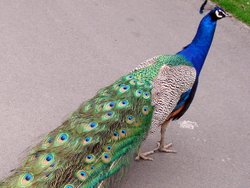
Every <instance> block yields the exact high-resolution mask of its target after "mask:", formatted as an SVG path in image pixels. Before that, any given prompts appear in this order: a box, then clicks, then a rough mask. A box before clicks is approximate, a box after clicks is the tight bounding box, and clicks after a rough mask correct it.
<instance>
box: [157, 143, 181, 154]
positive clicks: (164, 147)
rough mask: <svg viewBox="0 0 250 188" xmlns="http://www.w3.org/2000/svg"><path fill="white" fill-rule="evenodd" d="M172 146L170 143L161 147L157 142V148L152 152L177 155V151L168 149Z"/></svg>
mask: <svg viewBox="0 0 250 188" xmlns="http://www.w3.org/2000/svg"><path fill="white" fill-rule="evenodd" d="M172 146H173V144H172V143H169V144H166V145H164V146H161V144H160V142H157V147H156V148H155V149H154V151H159V152H165V153H177V151H175V150H170V149H168V148H170V147H172Z"/></svg>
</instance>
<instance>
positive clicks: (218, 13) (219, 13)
mask: <svg viewBox="0 0 250 188" xmlns="http://www.w3.org/2000/svg"><path fill="white" fill-rule="evenodd" d="M215 15H216V16H217V18H223V15H225V14H224V13H223V12H222V11H221V10H216V11H215Z"/></svg>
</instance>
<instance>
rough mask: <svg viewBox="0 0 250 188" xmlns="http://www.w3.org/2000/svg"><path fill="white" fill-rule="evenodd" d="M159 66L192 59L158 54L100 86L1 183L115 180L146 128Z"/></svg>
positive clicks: (9, 186)
mask: <svg viewBox="0 0 250 188" xmlns="http://www.w3.org/2000/svg"><path fill="white" fill-rule="evenodd" d="M163 65H168V66H178V65H190V63H188V62H186V60H185V59H184V58H182V57H181V56H177V55H175V56H158V57H155V58H152V59H150V60H148V61H146V62H145V63H142V64H141V65H140V66H139V67H138V68H136V69H135V70H134V71H133V72H132V73H131V74H129V75H126V76H124V77H121V78H120V79H119V80H117V81H116V82H115V83H114V84H112V85H110V86H108V87H105V88H103V89H101V90H99V92H98V93H97V94H96V96H95V97H93V98H92V99H90V100H89V101H87V102H85V103H84V104H82V105H81V106H80V107H79V109H78V110H77V111H76V112H74V113H73V114H72V115H71V116H70V117H69V118H68V119H67V120H66V121H65V122H64V123H63V124H62V125H61V126H60V127H58V128H57V129H55V130H54V131H52V132H51V133H49V134H48V135H47V137H46V138H45V139H44V140H43V141H42V142H40V143H39V144H38V145H37V146H36V147H34V148H33V149H32V150H31V152H30V153H29V155H28V156H27V158H26V159H25V160H24V162H23V163H22V165H21V166H20V167H19V168H17V169H16V170H15V171H14V172H13V173H12V175H11V176H9V177H8V178H7V179H5V180H3V181H2V182H0V187H1V188H31V187H32V188H33V187H36V188H46V187H48V188H76V187H77V188H79V187H81V188H95V187H98V188H103V187H111V186H114V184H115V183H117V182H118V183H119V181H118V180H119V179H120V177H121V176H122V174H123V173H124V172H125V170H126V166H128V164H129V161H130V160H131V158H132V157H133V155H134V153H135V152H136V151H137V150H138V148H139V146H140V144H141V142H142V141H143V139H144V138H145V137H146V135H147V133H148V131H149V129H150V124H151V119H152V114H153V110H154V109H153V106H152V105H151V90H152V81H153V79H154V78H155V77H156V76H157V74H158V72H159V70H160V68H161V67H162V66H163ZM117 172H119V173H117ZM116 187H119V186H116Z"/></svg>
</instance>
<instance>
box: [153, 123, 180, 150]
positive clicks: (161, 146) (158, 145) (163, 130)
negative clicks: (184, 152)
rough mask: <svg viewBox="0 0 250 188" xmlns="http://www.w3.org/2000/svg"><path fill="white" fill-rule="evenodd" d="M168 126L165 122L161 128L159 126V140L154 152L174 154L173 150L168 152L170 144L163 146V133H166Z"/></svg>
mask: <svg viewBox="0 0 250 188" xmlns="http://www.w3.org/2000/svg"><path fill="white" fill-rule="evenodd" d="M168 124H169V121H167V122H165V123H164V124H163V125H162V126H161V140H160V141H159V142H157V148H156V149H155V151H157V150H158V151H160V152H166V153H176V151H175V150H170V149H168V148H170V147H172V145H173V144H172V143H169V144H166V145H165V139H164V138H165V133H166V128H167V126H168Z"/></svg>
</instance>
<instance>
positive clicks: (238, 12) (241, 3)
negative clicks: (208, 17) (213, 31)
mask: <svg viewBox="0 0 250 188" xmlns="http://www.w3.org/2000/svg"><path fill="white" fill-rule="evenodd" d="M212 1H214V2H215V3H217V4H218V5H219V6H221V7H223V8H224V9H225V10H226V11H227V12H229V13H231V14H232V15H233V16H234V17H236V18H238V19H239V20H241V21H243V22H245V23H246V24H248V25H249V26H250V0H212Z"/></svg>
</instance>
